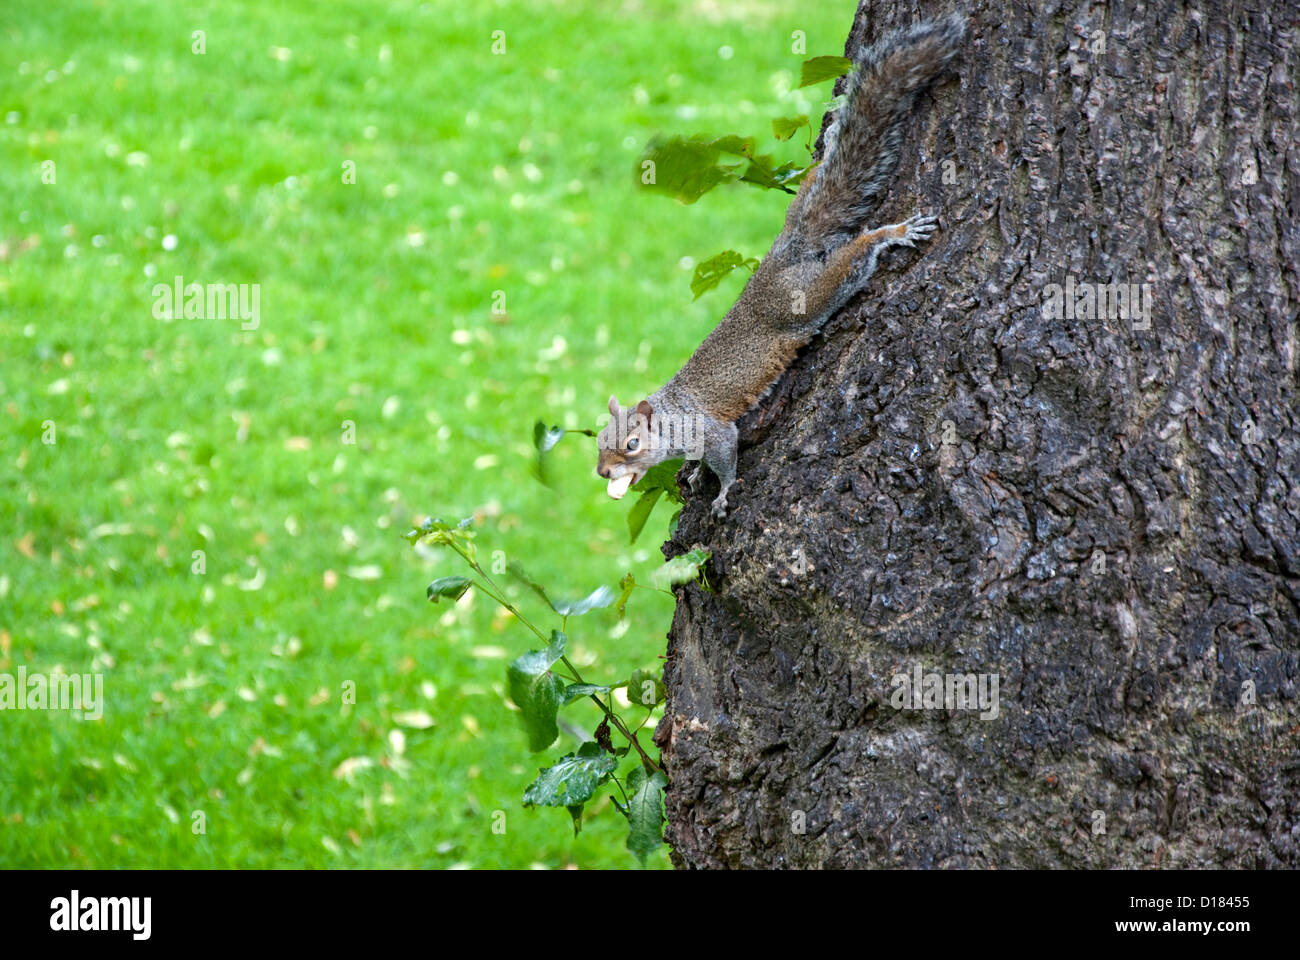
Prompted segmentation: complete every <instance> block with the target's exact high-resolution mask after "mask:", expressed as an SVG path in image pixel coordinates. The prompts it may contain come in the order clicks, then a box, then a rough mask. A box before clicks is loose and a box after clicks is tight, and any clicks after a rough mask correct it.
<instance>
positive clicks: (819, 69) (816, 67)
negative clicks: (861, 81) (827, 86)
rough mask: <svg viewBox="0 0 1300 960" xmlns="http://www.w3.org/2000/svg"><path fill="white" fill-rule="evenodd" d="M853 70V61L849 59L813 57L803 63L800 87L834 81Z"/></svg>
mask: <svg viewBox="0 0 1300 960" xmlns="http://www.w3.org/2000/svg"><path fill="white" fill-rule="evenodd" d="M852 69H853V61H852V60H850V59H849V58H848V57H813V58H812V59H810V60H805V61H804V62H803V66H802V68H801V69H800V71H799V87H811V86H812V85H813V84H814V83H824V82H825V81H827V80H834V79H835V78H836V77H842V76H844V74H846V73H848V72H849V71H850V70H852Z"/></svg>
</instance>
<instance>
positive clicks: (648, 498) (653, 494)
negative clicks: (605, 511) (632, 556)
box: [627, 487, 664, 543]
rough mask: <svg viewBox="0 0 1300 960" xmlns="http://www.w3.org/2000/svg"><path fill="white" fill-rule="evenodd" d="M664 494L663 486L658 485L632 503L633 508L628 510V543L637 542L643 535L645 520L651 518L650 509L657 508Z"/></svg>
mask: <svg viewBox="0 0 1300 960" xmlns="http://www.w3.org/2000/svg"><path fill="white" fill-rule="evenodd" d="M663 494H664V490H663V487H656V488H655V489H653V490H647V491H645V493H643V494H641V496H640V498H639V499H638V500H637V502H636V503H634V504H632V509H631V510H629V511H628V512H627V532H628V538H627V542H628V543H636V538H637V537H639V536H641V531H642V530H644V529H645V522H646V521H647V520H649V519H650V511H651V510H653V509H654V508H655V504H656V503H658V502H659V498H660V497H662V496H663Z"/></svg>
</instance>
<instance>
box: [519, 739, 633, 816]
mask: <svg viewBox="0 0 1300 960" xmlns="http://www.w3.org/2000/svg"><path fill="white" fill-rule="evenodd" d="M617 766H618V758H617V757H614V756H611V755H610V754H608V753H606V752H605V751H604V750H602V749H600V745H599V744H597V743H595V742H594V741H591V740H588V741H587V742H586V743H584V744H583V745H582V746H580V747H579V748H578V752H577V753H570V754H566V755H565V756H563V757H561V758H560V760H559V762H558V763H556V764H555V766H553V767H546V768H545V769H541V770H539V771H538V776H537V779H536V780H534V781H533V782H532V784H531V785H530V786H529V787H528V789H527V790H525V791H524V806H528V807H573V806H577V805H578V804H582V803H586V802H587V801H588V800H590V799H591V798H592V797H593V796H594V795H595V793H596V791H597V790H598V789H599V788H600V785H601V784H602V783H604V782H605V781H606V780H608V779H609V778H610V775H611V774H613V772H614V770H615V768H616V767H617Z"/></svg>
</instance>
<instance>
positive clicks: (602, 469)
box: [596, 464, 609, 480]
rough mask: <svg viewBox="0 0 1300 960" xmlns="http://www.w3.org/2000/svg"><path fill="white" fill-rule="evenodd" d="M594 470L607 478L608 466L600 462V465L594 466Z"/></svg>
mask: <svg viewBox="0 0 1300 960" xmlns="http://www.w3.org/2000/svg"><path fill="white" fill-rule="evenodd" d="M596 472H597V473H598V474H600V475H601V476H602V477H604V478H605V479H606V480H608V479H609V467H606V466H604V465H603V464H602V465H601V466H598V467H596Z"/></svg>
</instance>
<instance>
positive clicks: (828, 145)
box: [798, 12, 966, 246]
mask: <svg viewBox="0 0 1300 960" xmlns="http://www.w3.org/2000/svg"><path fill="white" fill-rule="evenodd" d="M965 38H966V15H965V14H964V13H960V12H958V13H952V14H949V15H948V16H946V17H943V18H941V19H937V20H925V21H922V22H921V23H917V24H914V25H913V26H911V27H907V28H904V29H902V30H895V31H892V32H891V33H888V34H886V35H885V36H883V37H881V38H880V40H878V41H877V42H876V43H874V44H871V45H870V46H864V47H862V48H861V49H860V50H859V51H858V53H857V54H856V55H855V56H854V57H853V58H852V59H853V61H854V64H855V66H856V69H855V70H854V72H853V73H851V74H849V81H848V89H847V90H846V98H845V102H844V105H843V106H841V107H840V108H839V110H838V111H836V114H835V119H834V121H833V122H832V123H831V126H830V127H829V128H828V129H827V131H826V139H825V149H824V150H823V159H822V163H821V166H820V167H819V168H818V169H817V171H816V173H815V176H814V181H813V183H812V185H811V186H810V188H809V190H808V195H807V198H806V201H805V202H804V203H802V204H801V207H802V211H801V213H802V216H800V217H799V223H798V229H799V231H800V233H802V234H803V235H804V236H805V237H808V238H809V239H813V240H814V241H816V240H823V241H829V243H828V244H827V245H828V246H833V245H834V243H835V241H836V239H838V238H840V237H842V236H843V235H844V234H850V233H852V232H854V231H855V230H856V229H857V228H858V227H860V226H861V224H862V222H863V221H864V220H865V219H866V217H867V216H868V214H870V213H871V211H872V210H874V209H875V207H876V206H877V205H878V204H879V203H880V199H881V197H882V196H884V193H885V190H886V189H887V188H888V186H889V181H890V179H891V178H892V176H893V174H894V170H895V168H896V167H897V166H898V156H899V152H900V150H901V148H902V143H903V129H904V122H905V121H906V119H907V116H908V114H909V112H910V111H911V109H912V105H913V104H914V103H915V101H916V98H917V95H918V94H920V93H921V91H923V90H925V88H926V87H928V86H929V85H930V83H931V82H932V81H933V80H934V79H935V78H936V77H937V76H939V74H941V73H942V72H943V71H944V70H945V69H946V68H947V66H948V64H949V63H950V62H951V61H952V59H953V58H954V57H955V56H956V55H957V52H958V51H959V50H960V49H961V46H962V42H963V41H964V40H965Z"/></svg>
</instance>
